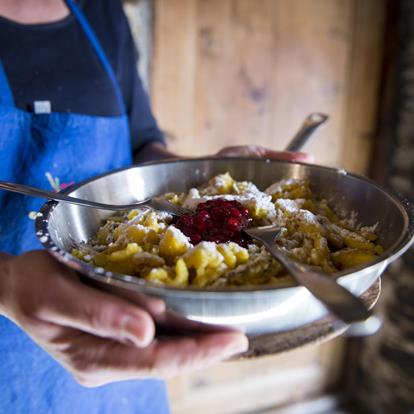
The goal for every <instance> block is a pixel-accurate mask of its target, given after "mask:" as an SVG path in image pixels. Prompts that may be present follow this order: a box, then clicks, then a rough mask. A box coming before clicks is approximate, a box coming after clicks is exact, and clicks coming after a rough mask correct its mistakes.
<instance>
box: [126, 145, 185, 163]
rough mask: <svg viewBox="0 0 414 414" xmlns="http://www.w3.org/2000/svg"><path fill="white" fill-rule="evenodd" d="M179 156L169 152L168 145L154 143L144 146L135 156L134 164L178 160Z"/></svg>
mask: <svg viewBox="0 0 414 414" xmlns="http://www.w3.org/2000/svg"><path fill="white" fill-rule="evenodd" d="M177 157H178V155H177V154H174V153H173V152H171V151H169V150H168V149H167V147H166V145H164V144H162V143H161V142H159V141H152V142H149V143H148V144H146V145H144V146H143V147H142V148H141V149H140V150H139V151H138V152H137V153H136V154H135V155H134V162H135V163H137V164H140V163H143V162H147V161H158V160H164V159H168V158H177Z"/></svg>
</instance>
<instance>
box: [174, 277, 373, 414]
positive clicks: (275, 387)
mask: <svg viewBox="0 0 414 414" xmlns="http://www.w3.org/2000/svg"><path fill="white" fill-rule="evenodd" d="M380 291H381V283H380V280H378V281H377V282H376V283H375V284H374V285H373V286H372V287H371V288H370V289H369V290H368V291H367V292H365V293H364V295H363V296H362V297H361V298H362V300H363V301H364V303H365V304H366V306H367V307H368V308H372V307H373V306H374V304H375V303H376V302H377V300H378V297H379V295H380ZM345 329H346V328H344V327H343V326H341V325H338V324H337V321H336V320H335V319H334V318H333V317H331V316H328V317H325V318H323V319H321V320H319V321H316V322H315V323H312V324H309V325H307V326H304V327H302V328H298V329H295V330H292V331H288V332H284V333H279V334H267V335H260V336H257V337H253V338H250V347H249V350H248V351H247V352H246V353H245V354H243V355H242V356H241V358H238V359H237V360H234V361H229V362H224V363H222V364H220V365H217V366H215V367H213V368H209V369H207V370H203V371H199V372H195V373H192V374H188V375H183V376H180V377H177V378H175V379H172V380H170V381H168V390H169V395H170V397H171V404H172V411H173V412H174V413H180V414H187V413H188V414H190V413H195V412H196V413H198V414H204V413H205V414H211V413H214V414H225V413H246V412H257V411H259V410H261V409H265V408H268V407H276V406H278V405H282V404H283V405H285V404H289V403H293V402H297V401H300V400H303V399H305V398H309V397H314V396H316V395H318V394H320V392H321V391H322V390H324V389H327V388H330V387H332V386H333V385H334V384H335V381H336V380H337V375H338V373H339V372H340V368H341V365H342V355H343V352H344V346H345V341H344V340H343V339H342V338H338V336H339V335H341V333H343V332H344V331H345ZM334 338H336V339H334ZM329 340H333V341H332V342H327V341H329ZM305 345H306V347H304V346H305Z"/></svg>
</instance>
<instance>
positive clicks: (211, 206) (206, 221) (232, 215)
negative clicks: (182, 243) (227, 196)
mask: <svg viewBox="0 0 414 414" xmlns="http://www.w3.org/2000/svg"><path fill="white" fill-rule="evenodd" d="M251 221H252V219H251V218H250V217H249V210H248V209H247V208H246V207H244V206H243V205H242V204H240V203H239V202H238V201H235V200H231V201H230V200H224V199H222V198H217V199H214V200H209V201H206V202H205V203H200V204H199V205H198V206H197V210H196V211H195V213H194V214H191V215H189V214H184V215H182V216H181V217H179V218H178V219H177V221H176V222H175V223H174V225H175V227H177V228H178V229H180V230H181V231H182V232H183V233H184V234H185V235H186V236H187V237H188V238H189V239H190V240H191V243H193V244H198V243H200V242H201V241H202V240H205V241H211V242H215V243H225V242H228V241H233V242H235V243H238V244H240V245H241V246H243V247H246V246H247V244H248V243H249V241H250V240H251V239H250V237H249V236H248V235H247V234H245V233H244V232H243V231H242V230H243V229H244V228H245V227H247V226H248V225H249V224H250V222H251Z"/></svg>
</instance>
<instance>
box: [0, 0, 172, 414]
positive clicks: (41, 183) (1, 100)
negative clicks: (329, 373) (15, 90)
mask: <svg viewBox="0 0 414 414" xmlns="http://www.w3.org/2000/svg"><path fill="white" fill-rule="evenodd" d="M66 2H67V5H68V6H69V8H70V10H71V12H72V13H73V14H74V15H75V17H76V19H77V21H78V23H79V24H80V26H81V27H82V29H83V31H84V32H85V35H86V36H87V38H88V39H89V41H90V43H91V45H92V47H93V49H94V51H95V53H96V55H97V57H98V58H99V61H100V63H101V64H102V66H103V68H104V69H105V71H106V73H107V75H108V76H109V78H110V80H111V82H112V84H113V90H114V93H115V95H116V98H117V102H118V104H119V108H120V113H121V115H119V116H111V117H100V116H89V115H81V114H70V113H49V114H33V113H29V112H26V111H23V110H20V109H18V108H16V107H15V106H14V101H13V95H12V92H11V89H10V86H9V83H8V81H7V78H6V74H5V72H4V69H3V66H2V64H1V62H0V179H1V180H5V181H12V182H18V183H24V184H28V185H32V186H35V187H41V188H44V189H49V190H50V189H51V188H50V182H49V180H48V178H47V175H49V177H50V176H52V177H58V178H59V180H60V182H62V183H65V182H66V183H70V182H79V181H81V180H84V179H87V178H89V177H92V176H94V175H97V174H101V173H103V172H106V171H110V170H112V169H115V168H119V167H123V166H127V165H129V164H130V163H131V149H130V134H129V127H128V118H127V116H126V114H125V110H124V105H123V99H122V95H121V92H120V88H119V85H118V82H117V80H116V77H115V74H114V72H113V70H112V68H111V65H110V63H109V61H108V59H107V58H106V56H105V53H104V51H103V49H102V47H101V45H100V44H99V41H98V40H97V38H96V36H95V35H94V33H93V31H92V29H91V27H90V25H89V24H88V22H87V20H86V18H85V16H84V15H83V13H82V11H81V10H80V9H79V8H78V6H77V5H76V4H75V3H74V2H73V0H66ZM42 203H43V201H42V200H39V199H34V198H30V197H25V196H20V195H16V194H12V193H6V192H3V191H0V212H1V213H0V251H4V252H8V253H12V254H20V253H22V252H24V251H27V250H31V249H37V248H40V247H41V246H40V244H39V243H38V241H37V239H36V236H35V231H34V223H33V221H32V220H31V219H30V218H29V214H30V212H31V211H37V210H38V209H39V207H40V206H41V204H42ZM0 412H1V413H7V414H8V413H36V414H40V413H42V414H44V413H65V414H66V413H77V414H78V413H79V414H80V413H88V414H92V413H99V414H102V413H111V414H115V413H121V414H124V413H125V414H126V413H145V414H147V413H148V414H150V413H157V414H159V413H166V412H169V410H168V402H167V397H166V392H165V384H164V383H163V382H162V381H157V380H147V381H123V382H119V383H115V384H110V385H105V386H102V387H99V388H84V387H82V386H80V385H79V384H78V383H76V382H75V381H74V380H73V379H72V377H71V375H70V374H68V373H67V372H66V371H65V370H64V369H63V368H62V367H61V366H60V365H59V364H58V363H57V362H56V361H55V360H54V359H52V358H51V357H50V356H49V355H48V354H47V353H45V352H44V351H43V350H42V349H41V348H40V347H38V346H37V345H36V344H35V343H34V342H32V340H31V339H30V338H29V337H28V336H27V335H26V334H25V333H24V332H23V331H22V330H20V328H18V327H17V326H16V325H14V324H13V323H12V322H10V321H9V320H8V319H6V318H4V317H0Z"/></svg>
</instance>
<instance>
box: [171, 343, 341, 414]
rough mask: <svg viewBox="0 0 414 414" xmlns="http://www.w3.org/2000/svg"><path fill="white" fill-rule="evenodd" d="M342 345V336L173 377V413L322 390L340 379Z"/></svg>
mask: <svg viewBox="0 0 414 414" xmlns="http://www.w3.org/2000/svg"><path fill="white" fill-rule="evenodd" d="M333 344H335V346H332V345H333ZM342 349H343V340H342V339H340V338H339V339H336V340H334V342H332V343H329V344H323V345H320V346H309V347H307V348H304V349H299V350H295V351H292V352H288V353H285V354H281V355H276V356H268V357H262V358H258V359H254V360H242V361H233V362H225V363H222V364H220V365H217V366H215V367H212V368H209V369H207V370H202V371H198V372H195V373H193V374H187V375H183V376H179V377H176V378H174V379H171V380H169V381H168V391H169V397H170V401H171V408H172V412H173V413H180V414H190V413H191V414H192V413H197V414H211V413H214V414H226V413H245V412H255V411H259V410H261V409H264V408H267V407H275V406H280V405H284V404H287V403H289V402H295V401H301V400H303V399H305V398H309V397H311V396H315V395H319V394H320V392H321V390H322V389H325V388H326V387H329V386H330V385H332V384H333V382H331V381H332V380H335V379H336V378H333V377H334V376H333V375H332V371H334V369H335V368H336V359H335V358H334V357H336V356H337V355H336V354H335V353H336V352H338V351H339V350H342ZM339 361H340V358H339ZM331 368H332V369H331Z"/></svg>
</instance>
